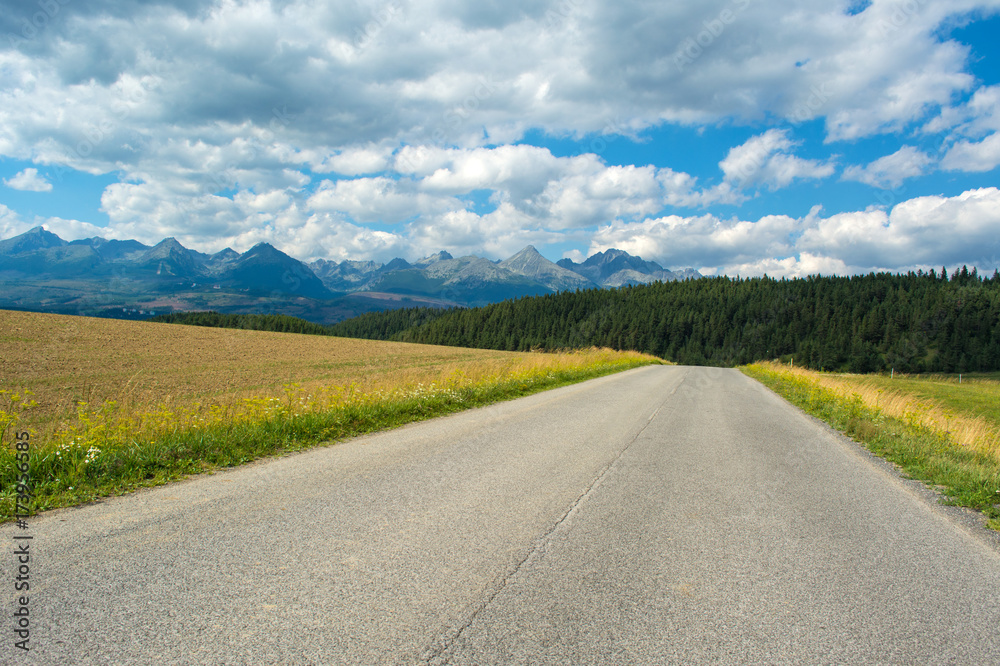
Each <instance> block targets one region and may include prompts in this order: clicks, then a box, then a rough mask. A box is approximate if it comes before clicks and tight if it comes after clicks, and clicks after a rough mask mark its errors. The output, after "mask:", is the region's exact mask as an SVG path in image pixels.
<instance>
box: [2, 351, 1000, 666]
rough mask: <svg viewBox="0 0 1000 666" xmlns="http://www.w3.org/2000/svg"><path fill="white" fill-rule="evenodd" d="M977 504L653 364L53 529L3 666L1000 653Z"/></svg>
mask: <svg viewBox="0 0 1000 666" xmlns="http://www.w3.org/2000/svg"><path fill="white" fill-rule="evenodd" d="M958 514H959V512H958V511H957V510H953V509H946V508H944V507H941V506H939V505H937V504H936V503H935V502H934V501H933V498H929V497H928V493H927V492H925V491H923V490H922V489H920V488H919V487H917V486H916V484H914V483H913V482H909V481H905V480H902V479H900V478H898V477H897V476H896V475H895V474H894V473H893V472H892V471H891V470H889V468H888V466H887V465H885V464H884V463H880V462H879V461H873V460H872V458H871V457H870V456H868V455H867V454H866V453H864V452H862V451H860V450H859V449H858V447H857V446H856V445H854V444H852V443H851V442H849V441H847V440H845V439H843V438H842V437H841V436H839V435H837V434H835V433H833V432H832V431H831V430H830V429H828V428H827V427H825V426H824V425H822V424H820V423H818V422H817V421H815V420H813V419H811V418H809V417H806V416H804V415H802V414H801V413H800V412H798V411H797V410H795V409H794V408H792V407H791V406H789V405H788V404H787V403H785V402H784V401H782V400H781V399H780V398H778V397H776V396H775V395H773V394H772V393H770V392H769V391H767V390H766V389H764V388H763V387H761V386H760V385H759V384H757V383H755V382H754V381H752V380H750V379H748V378H746V377H744V376H743V375H741V374H740V373H738V372H736V371H733V370H720V369H711V368H690V367H666V366H663V367H649V368H642V369H638V370H633V371H629V372H626V373H623V374H620V375H615V376H611V377H605V378H601V379H597V380H593V381H589V382H586V383H583V384H578V385H574V386H569V387H565V388H561V389H557V390H554V391H549V392H546V393H541V394H538V395H534V396H531V397H528V398H523V399H520V400H516V401H512V402H507V403H503V404H499V405H495V406H491V407H488V408H484V409H477V410H473V411H469V412H464V413H461V414H457V415H454V416H450V417H446V418H441V419H437V420H433V421H428V422H425V423H420V424H414V425H411V426H407V427H404V428H401V429H398V430H395V431H391V432H387V433H382V434H378V435H374V436H369V437H363V438H359V439H356V440H352V441H350V442H346V443H342V444H339V445H335V446H330V447H327V448H323V449H316V450H312V451H308V452H305V453H301V454H296V455H291V456H288V457H285V458H280V459H275V460H270V461H265V462H261V463H256V464H253V465H250V466H246V467H243V468H239V469H234V470H228V471H225V472H222V473H218V474H215V475H211V476H202V477H198V478H196V479H192V480H188V481H185V482H181V483H178V484H173V485H170V486H166V487H161V488H156V489H152V490H147V491H142V492H139V493H136V494H133V495H131V496H128V497H123V498H115V499H110V500H107V501H105V502H102V503H100V504H95V505H91V506H86V507H82V508H78V509H70V510H63V511H56V512H51V513H48V514H46V515H43V516H40V517H37V518H34V519H32V520H31V522H30V534H31V535H32V537H33V539H32V541H31V552H32V564H31V578H32V580H31V595H30V599H29V602H30V603H29V606H30V613H31V634H30V648H31V650H30V652H29V653H27V654H26V655H25V654H24V653H23V652H22V651H20V650H17V649H15V648H14V642H15V640H16V639H15V637H14V634H13V626H14V625H13V621H12V619H11V610H12V608H13V607H12V606H9V605H8V612H6V613H4V615H5V616H6V617H7V618H8V620H7V624H8V627H9V629H8V628H5V630H4V631H3V634H2V636H3V639H2V640H3V641H4V644H3V645H0V662H3V663H45V664H49V663H52V664H55V663H64V664H111V663H115V664H130V663H137V664H140V663H144V664H150V663H156V664H172V663H176V664H190V663H211V664H214V663H232V664H263V663H289V664H309V663H314V664H422V663H430V664H444V663H450V664H630V663H634V664H667V663H676V664H691V663H734V664H735V663H831V664H832V663H837V664H845V663H901V664H909V663H914V664H935V663H949V664H950V663H964V664H989V663H1000V549H998V548H997V546H996V540H991V538H990V537H989V536H988V535H986V534H985V533H984V532H983V531H982V530H979V529H978V528H976V527H975V526H974V525H972V524H971V522H970V521H967V520H963V519H962V518H961V516H958ZM956 516H958V517H956ZM21 533H22V532H21V531H19V530H17V529H15V527H14V526H13V525H10V524H8V525H4V526H2V527H0V537H2V539H3V542H4V544H5V548H6V547H7V546H9V545H10V544H13V543H15V542H14V540H13V537H14V536H15V535H18V534H21ZM11 565H12V560H11V558H10V557H9V556H8V557H7V558H5V564H4V566H5V567H10V566H11ZM4 574H5V575H4V580H7V581H8V582H7V583H4V584H5V585H7V586H8V587H9V588H11V589H10V593H9V594H5V595H4V598H5V599H7V600H10V598H11V596H13V590H12V587H13V583H12V582H11V581H12V573H11V572H10V570H9V569H6V570H5V572H4ZM5 603H8V604H9V603H10V602H9V601H7V602H5Z"/></svg>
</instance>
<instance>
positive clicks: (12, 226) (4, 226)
mask: <svg viewBox="0 0 1000 666" xmlns="http://www.w3.org/2000/svg"><path fill="white" fill-rule="evenodd" d="M28 229H31V225H30V224H26V223H25V222H24V221H22V220H21V216H20V215H18V214H17V212H15V211H13V210H11V209H10V208H7V206H5V205H3V204H0V239H5V238H12V237H13V236H18V235H20V234H23V233H24V232H25V231H27V230H28Z"/></svg>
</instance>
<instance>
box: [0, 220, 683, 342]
mask: <svg viewBox="0 0 1000 666" xmlns="http://www.w3.org/2000/svg"><path fill="white" fill-rule="evenodd" d="M567 265H568V266H569V268H566V267H564V266H560V265H557V264H555V263H553V262H551V261H549V260H548V259H546V258H545V257H543V256H542V255H541V254H539V253H538V252H537V251H536V250H535V248H534V247H531V246H528V247H526V248H525V249H524V250H522V251H521V252H519V253H517V254H516V255H514V256H513V257H510V258H509V259H506V260H504V261H499V262H497V261H491V260H489V259H485V258H483V257H476V256H465V257H453V256H451V255H450V254H448V253H447V252H443V251H442V252H438V253H436V254H433V255H430V256H428V257H424V258H423V259H418V260H416V261H413V262H412V263H411V262H408V261H406V260H405V259H401V258H396V259H393V260H392V261H390V262H388V263H386V264H380V263H376V262H372V261H351V260H347V261H342V262H339V263H338V262H336V261H331V260H329V259H317V260H315V261H313V262H311V263H309V264H306V263H303V262H301V261H299V260H297V259H295V258H293V257H290V256H289V255H287V254H285V253H284V252H281V251H280V250H278V249H277V248H274V247H272V246H271V245H268V244H267V243H260V244H258V245H255V246H254V247H252V248H250V249H249V250H247V251H246V252H244V253H242V254H240V253H238V252H236V251H234V250H232V249H230V248H226V249H224V250H222V251H220V252H217V253H215V254H205V253H202V252H196V251H194V250H190V249H188V248H185V247H184V246H183V245H181V244H180V243H179V242H178V241H177V240H176V239H174V238H165V239H163V240H162V241H160V242H159V243H157V244H156V245H155V246H152V247H150V246H148V245H144V244H142V243H140V242H138V241H135V240H125V241H119V240H107V239H104V238H88V239H83V240H75V241H72V242H67V241H65V240H63V239H61V238H59V237H58V236H56V235H55V234H53V233H50V232H48V231H46V230H45V229H43V228H42V227H35V228H34V229H31V230H30V231H28V232H26V233H24V234H21V235H20V236H17V237H15V238H10V239H7V240H3V241H0V287H2V289H0V308H10V309H22V310H36V311H43V312H55V313H62V314H86V315H95V316H105V317H108V316H110V317H123V318H132V317H143V316H148V315H149V314H150V313H155V314H162V313H164V312H168V313H169V312H177V311H196V310H199V311H205V310H213V311H218V312H223V313H241V312H242V313H246V312H257V313H268V314H285V315H293V316H297V317H302V318H305V319H308V320H310V321H313V322H316V323H322V324H330V323H334V322H337V321H341V320H343V319H346V318H349V317H352V316H355V315H358V314H361V313H364V312H369V311H373V310H386V309H393V308H409V307H414V306H429V307H445V308H447V307H455V306H477V305H486V304H488V303H496V302H499V301H503V300H506V299H510V298H519V297H522V296H535V295H541V294H550V293H554V292H558V291H565V290H576V289H591V288H595V287H614V286H620V285H621V284H633V283H642V282H652V281H655V280H675V279H684V278H688V277H699V276H698V274H697V273H696V272H694V271H692V270H690V269H687V270H685V271H680V272H676V273H675V272H671V271H667V270H664V269H663V268H662V267H661V266H659V264H654V263H652V262H648V261H644V260H642V259H640V258H638V257H632V256H630V255H629V254H628V253H626V252H622V251H620V250H609V251H608V252H603V253H599V254H597V255H594V257H591V258H590V259H588V260H587V261H586V262H584V263H583V264H579V265H578V264H574V263H573V262H571V261H570V262H569V263H568V264H567ZM581 271H582V272H581ZM585 273H586V274H585Z"/></svg>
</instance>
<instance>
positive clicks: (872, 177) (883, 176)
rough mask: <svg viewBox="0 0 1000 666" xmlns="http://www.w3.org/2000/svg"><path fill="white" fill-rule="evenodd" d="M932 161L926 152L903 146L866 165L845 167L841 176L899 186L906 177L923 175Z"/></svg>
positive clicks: (870, 183)
mask: <svg viewBox="0 0 1000 666" xmlns="http://www.w3.org/2000/svg"><path fill="white" fill-rule="evenodd" d="M932 163H933V160H932V159H931V158H930V156H929V155H927V153H925V152H923V151H921V150H918V149H916V148H914V147H913V146H903V147H902V148H900V149H899V150H897V151H896V152H894V153H892V154H891V155H886V156H885V157H880V158H878V159H877V160H875V161H874V162H872V163H870V164H868V165H866V166H857V165H854V166H849V167H847V168H846V169H844V173H843V175H842V176H841V178H842V179H843V180H856V181H859V182H862V183H865V184H867V185H871V186H872V187H879V188H882V189H890V188H896V187H899V186H900V185H901V184H902V183H903V181H904V180H906V179H907V178H914V177H916V176H921V175H923V174H924V173H926V171H927V167H928V166H930V165H931V164H932Z"/></svg>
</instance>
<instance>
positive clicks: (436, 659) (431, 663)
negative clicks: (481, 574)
mask: <svg viewBox="0 0 1000 666" xmlns="http://www.w3.org/2000/svg"><path fill="white" fill-rule="evenodd" d="M686 376H687V373H685V375H684V376H682V377H681V381H679V382H678V383H677V386H675V387H674V388H673V390H671V391H670V393H669V394H667V397H666V398H664V400H663V402H662V403H660V405H659V407H657V408H656V409H655V410H653V413H652V414H651V415H650V416H649V418H648V419H647V420H646V423H644V424H643V426H642V427H641V428H639V430H638V431H637V432H636V433H635V435H634V436H633V437H632V439H630V440H629V441H628V443H626V444H625V446H624V447H622V449H621V451H619V452H618V454H617V455H616V456H615V457H614V458H613V459H612V460H611V462H609V463H608V464H607V465H605V466H604V468H603V469H602V470H601V471H600V472H599V473H598V474H597V476H596V477H595V478H594V480H593V482H591V484H590V485H589V486H588V487H587V489H586V490H584V491H583V493H582V494H581V495H580V496H579V497H577V498H576V500H575V501H573V502H572V503H571V504H570V507H569V508H568V509H567V510H566V512H565V513H564V514H563V515H562V516H561V517H560V518H559V519H558V520H557V521H556V522H555V523H554V524H553V525H552V527H551V528H549V529H548V530H547V531H546V532H545V533H544V534H543V535H541V536H540V537H538V538H537V539H536V540H535V542H534V544H532V546H531V548H529V549H528V552H527V554H526V555H525V556H524V557H523V558H521V559H520V560H519V561H518V562H517V563H516V564H515V565H514V566H513V567H512V568H510V569H508V570H507V571H506V572H504V573H502V574H501V575H500V576H498V577H497V579H496V580H495V581H494V583H493V584H492V586H491V588H492V589H491V590H490V592H489V593H488V594H487V595H486V598H485V599H484V600H483V601H482V602H481V603H479V604H477V605H476V606H475V608H474V609H473V610H472V611H471V612H470V613H469V614H468V616H467V617H466V620H465V621H464V622H462V623H461V624H460V625H459V626H458V628H456V629H452V630H451V631H448V632H447V633H446V634H445V635H443V636H441V637H439V638H438V639H437V640H436V641H434V642H433V643H432V644H431V646H430V647H428V649H427V650H426V651H425V652H424V654H423V655H422V656H421V658H420V661H419V663H420V664H427V665H428V666H445V665H446V664H448V663H450V659H451V658H450V657H449V656H448V655H447V652H448V650H450V649H451V647H452V646H453V645H454V644H455V642H456V641H458V639H459V638H460V637H461V636H462V633H463V632H464V631H465V630H466V629H468V628H469V627H470V626H471V625H472V623H473V622H475V621H476V618H477V617H479V615H480V614H481V613H482V612H483V611H484V610H486V608H488V607H489V605H490V604H491V603H493V600H494V599H495V598H496V597H497V595H498V594H500V593H501V592H502V591H503V590H504V589H505V588H506V587H507V583H508V582H509V581H510V580H511V579H512V578H514V576H516V575H517V573H518V572H519V571H520V570H521V569H522V568H523V567H524V565H525V564H527V563H528V562H529V561H531V560H533V559H536V558H537V557H538V556H539V555H541V554H543V553H544V552H545V549H546V547H547V545H548V542H549V541H550V539H551V537H552V535H553V534H555V533H556V531H557V530H558V529H559V528H560V526H562V525H563V524H564V523H565V522H566V521H567V520H568V519H569V518H570V517H571V516H572V515H573V514H574V513H576V511H577V509H578V508H579V506H580V505H581V504H582V503H583V501H584V500H585V499H586V498H587V497H588V496H589V495H590V494H591V493H593V492H594V491H595V490H596V489H597V488H598V486H600V485H601V482H602V481H603V480H604V478H605V477H606V476H607V475H608V472H610V471H611V469H612V468H613V467H614V466H615V465H616V464H617V463H618V461H619V460H621V458H622V456H623V455H625V452H626V451H628V450H629V449H630V448H631V447H632V444H634V443H635V441H636V440H637V439H639V436H640V435H642V433H643V432H645V431H646V428H648V427H649V424H650V423H652V422H653V419H654V418H656V416H657V414H659V413H660V410H662V409H663V407H664V406H665V405H666V404H667V402H668V401H669V400H670V398H671V397H672V396H673V395H674V393H676V392H677V389H678V387H680V385H681V384H683V383H684V379H685V378H686Z"/></svg>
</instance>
